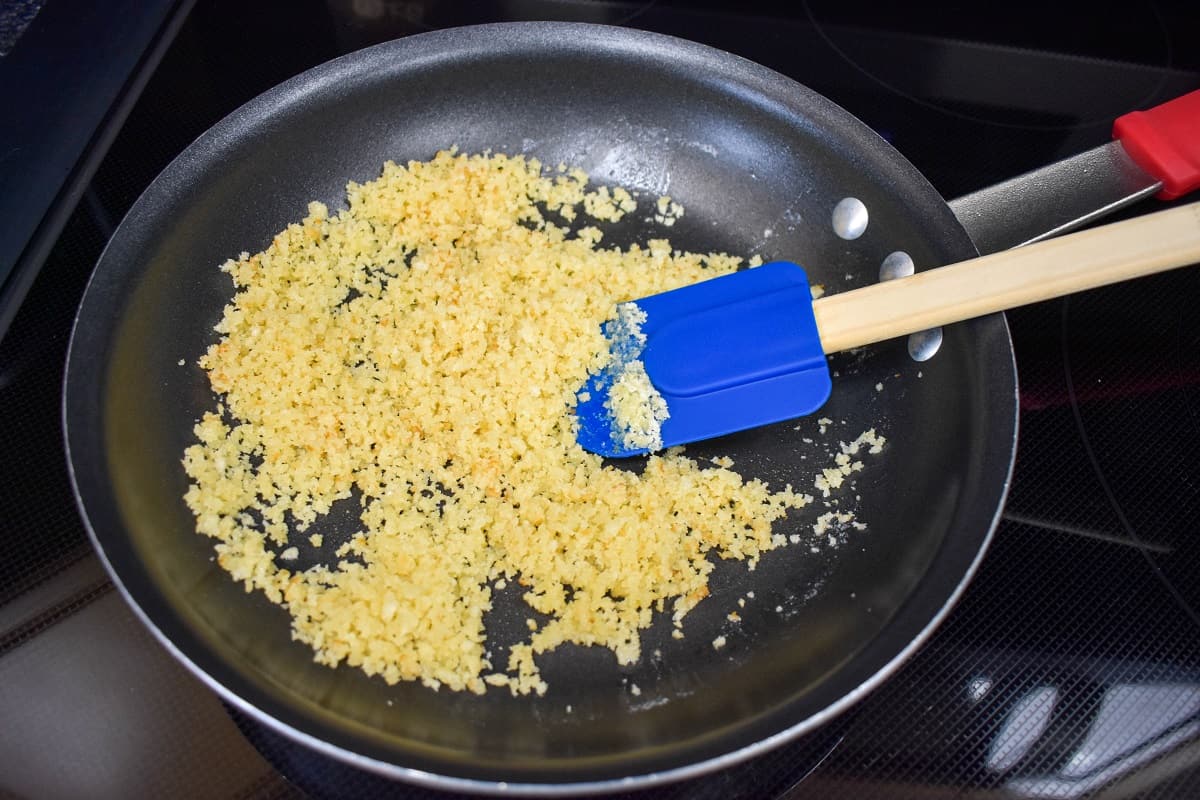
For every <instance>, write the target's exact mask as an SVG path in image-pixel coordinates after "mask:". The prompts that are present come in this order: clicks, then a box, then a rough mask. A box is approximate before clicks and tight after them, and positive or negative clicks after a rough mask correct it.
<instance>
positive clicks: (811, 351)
mask: <svg viewBox="0 0 1200 800" xmlns="http://www.w3.org/2000/svg"><path fill="white" fill-rule="evenodd" d="M632 305H633V306H635V307H636V308H635V309H630V308H626V309H625V313H623V314H622V315H621V317H620V319H618V320H613V321H610V322H609V323H606V325H605V329H604V330H605V335H606V336H608V337H609V340H610V342H611V349H612V352H613V354H614V359H613V365H612V366H610V367H609V368H608V369H606V370H604V371H603V372H601V373H600V374H598V375H592V376H591V377H590V378H589V380H588V382H587V384H586V385H585V386H584V387H583V389H581V390H580V392H579V402H578V404H577V406H576V410H575V415H576V418H577V420H578V423H579V430H578V434H577V436H576V439H577V441H578V442H579V444H580V445H582V446H583V448H584V449H586V450H590V451H591V452H593V453H598V454H599V455H602V456H608V457H611V458H622V457H626V456H635V455H644V454H646V453H648V452H650V451H651V450H652V449H659V448H660V447H672V446H674V445H679V444H687V443H689V442H697V441H701V440H703V439H711V438H713V437H716V436H724V435H725V434H728V433H733V432H735V431H741V430H746V429H748V428H757V427H759V426H760V425H768V424H770V423H773V422H780V421H782V420H786V419H792V418H795V417H801V416H804V415H805V414H811V413H812V412H813V411H816V410H817V409H818V408H820V407H821V406H822V405H824V403H825V401H826V400H827V399H828V398H829V393H830V390H831V389H832V383H831V381H830V378H829V367H828V365H827V364H826V361H825V352H824V351H823V350H822V349H821V337H820V335H819V334H818V332H817V323H816V320H815V319H814V318H813V311H812V294H811V291H810V290H809V285H808V278H807V276H806V275H805V274H804V270H803V269H801V268H800V267H799V266H798V265H796V264H793V263H791V262H789V261H773V262H771V263H769V264H763V265H762V266H760V267H754V268H753V269H748V270H742V271H740V272H735V273H732V274H730V275H725V276H723V277H720V278H713V279H712V280H708V281H703V282H701V283H696V284H692V285H690V286H685V287H683V288H681V289H675V290H673V291H670V292H664V293H662V294H656V295H653V296H651V297H646V298H643V299H641V300H636V301H633V303H632ZM642 315H644V318H642ZM631 319H632V320H634V321H636V322H640V330H639V326H638V325H632V326H631V325H630V324H629V322H630V320H631ZM643 337H644V339H643ZM637 361H640V363H641V365H642V366H644V368H645V376H646V377H648V378H649V383H650V384H651V385H652V386H653V388H654V390H656V392H657V394H658V395H660V396H661V397H662V399H663V400H665V402H666V414H667V416H666V419H664V420H662V422H661V428H660V429H659V431H658V432H659V434H660V435H661V441H658V440H657V437H655V438H656V441H654V442H653V444H652V445H649V446H647V445H645V444H644V443H641V442H636V441H634V440H637V439H644V438H645V437H639V436H634V437H629V436H627V434H628V433H629V431H628V430H627V429H624V428H621V427H620V426H619V425H618V424H617V422H616V420H615V418H614V416H613V412H612V410H611V399H612V397H613V390H614V386H615V385H616V384H617V382H618V380H619V379H620V377H621V375H622V374H624V373H623V370H624V369H625V368H627V367H628V366H629V365H630V364H631V363H633V362H637ZM634 366H636V363H634ZM618 391H620V390H618ZM660 416H661V415H660Z"/></svg>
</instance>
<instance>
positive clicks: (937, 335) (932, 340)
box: [908, 328, 942, 361]
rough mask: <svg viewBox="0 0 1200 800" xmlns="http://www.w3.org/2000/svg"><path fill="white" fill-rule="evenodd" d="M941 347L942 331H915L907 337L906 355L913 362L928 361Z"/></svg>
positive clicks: (937, 329)
mask: <svg viewBox="0 0 1200 800" xmlns="http://www.w3.org/2000/svg"><path fill="white" fill-rule="evenodd" d="M941 346H942V329H941V328H930V329H929V330H927V331H917V332H916V333H913V334H910V335H909V337H908V354H909V355H910V356H912V360H913V361H928V360H929V359H931V358H933V355H934V353H936V352H937V351H938V348H939V347H941Z"/></svg>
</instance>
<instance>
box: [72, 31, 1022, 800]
mask: <svg viewBox="0 0 1200 800" xmlns="http://www.w3.org/2000/svg"><path fill="white" fill-rule="evenodd" d="M568 33H569V34H570V35H567V34H568ZM585 33H587V34H588V35H591V36H593V37H603V38H605V39H606V40H613V39H617V40H619V45H618V46H619V47H621V48H627V47H650V46H655V47H663V46H670V47H672V48H674V49H675V50H676V51H677V52H690V53H694V54H698V55H703V56H704V57H706V58H709V59H712V58H719V59H720V60H721V62H722V63H724V64H727V65H728V64H738V65H740V66H739V69H741V70H742V71H743V72H744V73H745V75H746V76H747V77H750V78H754V79H756V80H760V81H761V80H768V81H779V80H785V81H787V82H788V83H789V84H792V85H794V86H796V87H799V88H800V89H802V90H803V91H804V93H807V94H811V95H813V96H815V97H816V98H818V99H819V100H820V101H821V102H822V103H824V104H827V105H828V106H832V107H835V108H836V106H835V105H834V104H833V103H832V101H829V100H828V99H827V98H824V97H823V96H821V95H819V94H817V93H815V92H812V91H811V90H809V89H807V87H803V86H802V85H801V84H799V83H797V82H796V81H794V80H793V79H791V78H788V77H786V76H783V75H781V74H780V73H777V72H775V71H773V70H770V69H769V68H767V67H764V66H762V65H759V64H757V63H755V62H752V61H749V60H747V59H745V58H742V57H741V56H737V55H735V54H732V53H728V52H725V51H721V50H718V49H716V48H713V47H710V46H707V45H703V44H700V43H697V42H692V41H689V40H686V39H681V38H678V37H674V36H668V35H665V34H659V33H652V32H647V31H640V30H635V29H629V28H621V27H618V26H609V25H597V24H594V23H569V22H532V23H526V22H515V23H491V24H485V25H473V26H465V27H462V28H454V29H447V30H442V31H433V32H429V33H422V34H416V35H414V36H411V37H406V38H405V39H401V40H394V41H391V42H385V43H382V44H379V45H375V46H373V47H369V48H365V49H363V50H359V51H356V52H354V53H350V54H347V55H345V56H342V57H339V58H337V59H333V60H332V61H328V62H325V63H324V64H321V65H318V66H316V67H314V68H312V69H310V70H308V71H306V72H304V73H301V74H300V75H297V76H295V77H293V78H291V79H289V80H288V81H285V82H284V83H281V84H280V85H278V86H276V87H274V88H272V89H270V90H268V91H267V92H264V93H263V94H261V95H259V96H257V97H255V98H253V99H251V100H250V101H248V102H247V103H246V104H244V105H242V106H241V107H239V108H238V109H236V110H234V111H233V112H231V113H230V114H229V115H227V116H226V117H224V118H223V119H222V120H220V121H219V122H218V123H216V124H215V125H213V126H212V127H210V128H209V129H208V130H207V131H205V132H204V133H203V134H201V136H199V137H197V139H196V140H195V141H194V142H193V143H192V144H190V145H189V146H188V147H187V148H185V149H184V150H183V151H182V152H181V153H180V154H179V155H178V156H177V157H176V158H175V159H173V160H172V162H171V163H170V164H169V165H168V166H167V167H166V168H165V169H164V170H163V172H162V173H160V175H159V177H158V178H156V179H155V181H154V182H152V183H151V187H152V186H154V184H155V183H158V182H159V179H160V178H161V177H162V176H163V175H168V174H169V173H171V172H172V171H173V170H177V169H178V165H179V164H180V163H181V161H183V160H184V159H185V158H186V157H188V154H189V153H192V155H193V157H194V155H195V153H194V151H195V150H196V148H197V147H198V146H199V147H201V148H203V147H216V148H218V149H219V147H220V142H221V140H222V137H224V136H227V135H228V134H229V133H230V132H231V129H232V128H234V127H236V125H237V121H238V119H240V118H242V117H245V116H246V115H247V114H248V113H249V112H250V111H251V110H263V109H270V108H272V107H276V106H281V105H286V104H287V102H288V100H289V99H290V98H291V97H292V96H293V94H294V93H295V92H296V91H297V90H298V89H301V88H303V86H305V85H306V84H307V83H308V82H310V81H313V80H315V79H317V78H320V80H321V81H322V82H324V81H326V80H333V79H334V78H336V76H337V75H339V74H341V73H342V72H343V71H344V70H348V69H350V68H352V67H353V65H354V64H356V63H358V62H359V61H360V60H364V59H367V58H368V57H369V56H370V55H371V54H381V53H389V52H391V51H392V50H394V49H396V48H412V47H415V45H413V44H412V43H413V42H419V43H420V44H422V45H423V44H428V45H431V46H432V45H434V44H435V43H441V44H452V43H454V42H455V41H458V40H463V41H466V40H469V39H471V38H472V37H494V36H496V35H498V34H499V35H503V36H509V37H514V36H516V37H525V39H526V40H532V39H535V38H547V39H550V38H555V39H560V40H562V41H564V42H572V41H576V40H577V39H578V38H579V37H580V36H581V35H582V34H585ZM431 52H435V53H436V50H434V51H431ZM731 59H732V61H731ZM862 128H863V131H864V132H865V133H870V134H871V135H874V134H873V132H870V131H869V129H866V127H865V126H862ZM899 160H900V161H901V162H902V164H903V165H904V166H905V167H907V168H908V169H909V171H910V172H911V173H912V174H913V176H915V177H916V178H918V179H919V180H920V181H922V182H924V181H925V179H924V177H923V176H921V175H920V173H919V172H918V171H917V170H916V169H915V167H912V166H911V165H910V164H908V162H907V160H906V159H904V158H903V156H902V155H899ZM926 185H927V182H926ZM149 189H150V187H148V188H147V192H146V193H145V194H143V195H142V197H141V198H139V200H138V201H137V202H136V203H135V204H134V206H133V207H132V208H131V209H130V212H129V215H128V216H127V219H129V218H132V217H135V214H136V212H137V211H138V207H139V205H141V204H142V203H143V200H144V199H145V197H146V194H149ZM930 191H932V187H930ZM946 214H947V216H948V217H950V218H952V214H950V212H949V210H948V207H947V210H946ZM124 224H125V223H124V222H122V225H121V226H119V227H118V230H117V232H116V233H114V236H113V238H112V239H110V241H109V244H108V245H106V247H105V249H104V252H103V253H102V254H101V256H100V259H99V261H98V264H104V263H106V256H108V254H109V249H110V247H111V245H112V242H113V241H115V240H116V239H117V237H118V236H119V234H120V228H121V227H123V226H124ZM955 224H956V225H957V222H955ZM959 228H960V229H961V226H959ZM962 235H963V237H964V238H965V236H966V234H965V231H964V232H963V234H962ZM968 241H969V240H968ZM99 272H100V270H99V269H97V270H96V271H94V272H93V274H92V276H91V277H90V278H89V281H88V286H87V288H86V290H85V292H84V299H83V302H81V303H80V306H79V308H78V309H77V310H76V315H75V319H74V323H73V326H72V332H71V337H70V342H69V345H68V350H67V357H66V363H67V369H66V371H65V373H64V379H63V400H62V406H61V411H62V425H63V432H64V442H65V446H66V455H67V468H68V473H69V477H70V481H71V485H72V489H73V494H74V497H75V502H76V506H77V508H78V509H79V511H80V516H81V519H82V520H83V523H84V526H85V528H86V530H87V532H88V536H89V539H90V540H91V542H92V544H93V546H94V547H95V549H96V551H97V553H98V555H99V557H100V560H101V562H102V563H103V564H104V567H105V569H106V571H107V572H108V573H109V575H110V577H111V578H112V580H113V582H114V584H115V585H116V587H117V588H118V590H119V592H120V593H121V596H122V597H123V598H124V599H125V601H126V602H127V603H128V604H129V605H130V606H131V607H132V608H133V610H134V611H135V613H136V615H137V616H138V618H139V619H141V621H142V623H143V624H145V625H146V626H147V627H148V628H149V629H150V630H151V632H152V633H153V634H154V636H155V638H157V639H158V640H159V641H160V642H161V643H162V644H163V645H164V647H166V648H167V650H168V651H169V652H170V653H171V654H172V656H173V657H174V658H176V659H177V660H178V661H179V662H180V663H182V664H183V665H185V666H186V667H187V668H188V670H189V671H190V672H191V673H192V674H193V675H195V676H196V677H198V678H199V679H200V680H201V681H202V682H203V683H204V684H205V685H207V686H208V687H209V688H211V689H213V690H214V691H215V692H216V693H217V694H218V695H219V696H220V697H221V698H222V699H224V700H225V701H227V702H229V703H231V704H232V705H233V706H235V707H237V708H238V709H239V710H241V711H244V712H246V713H247V714H249V715H250V716H251V717H253V718H254V719H255V720H256V721H258V722H260V723H262V724H265V725H267V726H268V727H269V728H271V729H272V730H274V731H276V732H278V733H281V734H283V735H285V736H287V737H288V738H290V739H292V740H295V741H297V742H299V743H301V744H303V745H305V746H307V747H309V748H311V749H314V750H317V751H318V752H320V753H322V754H324V755H329V756H332V757H334V758H336V759H338V760H340V761H342V762H344V763H347V764H350V765H351V766H355V767H358V768H360V769H364V770H367V771H369V772H372V773H375V774H377V775H382V776H384V777H388V778H392V779H400V780H404V781H407V782H409V783H413V784H416V785H420V786H425V787H428V788H435V789H443V790H445V789H450V790H457V791H469V792H473V793H479V794H492V795H504V794H519V795H529V796H563V795H587V794H596V793H600V792H609V791H619V790H629V789H634V788H648V787H651V786H658V785H664V784H667V783H673V782H676V781H680V780H684V779H688V778H695V777H699V776H702V775H705V774H709V773H712V772H715V771H718V770H721V769H725V768H728V767H731V766H734V765H736V764H739V763H742V762H744V761H747V760H749V759H751V758H754V757H756V756H758V755H762V754H764V753H766V752H768V751H770V750H772V749H774V748H776V747H779V746H781V745H782V744H784V743H786V742H789V741H792V740H794V739H796V738H798V737H799V736H801V735H803V734H805V733H808V732H810V731H812V730H814V729H816V728H818V727H820V726H822V725H824V724H825V723H827V722H828V721H830V720H832V719H833V718H834V717H836V716H838V715H840V714H842V713H843V712H844V711H846V710H847V709H848V708H850V707H852V706H854V705H855V704H857V703H858V702H859V701H860V700H861V699H862V698H863V697H864V696H865V695H866V694H868V693H870V692H871V691H873V690H874V689H875V688H877V687H878V686H879V685H881V684H882V683H883V682H884V681H886V680H887V679H888V678H890V677H891V675H892V674H894V673H895V671H896V670H897V669H899V667H900V666H901V665H902V664H903V663H905V662H906V661H907V660H908V659H909V658H910V657H911V656H912V655H913V654H914V653H915V652H917V651H918V650H919V649H920V648H921V647H922V646H923V645H924V644H925V643H926V641H927V640H928V639H929V637H930V636H931V635H932V633H933V631H934V630H936V628H937V627H938V626H939V625H940V624H941V623H942V621H943V620H944V618H945V617H946V616H947V615H948V614H949V613H950V611H951V609H953V608H954V607H955V606H956V605H957V603H958V601H959V600H960V598H961V596H962V594H963V592H965V590H966V587H967V585H968V584H969V583H970V581H971V579H972V578H973V577H974V575H975V573H976V571H977V569H978V567H979V565H980V564H981V563H982V561H983V558H984V556H985V555H986V553H987V551H988V549H989V546H990V543H991V541H992V537H993V536H994V534H995V530H996V527H997V525H998V523H999V520H1000V518H1001V515H1002V512H1003V509H1004V505H1005V500H1006V499H1007V496H1008V491H1009V487H1010V484H1011V479H1012V474H1013V468H1014V464H1015V456H1016V439H1017V433H1018V426H1019V415H1018V406H1017V402H1016V397H1017V381H1016V364H1015V357H1014V356H1013V353H1012V343H1011V336H1010V334H1009V329H1008V325H1007V321H1006V320H1005V319H1004V317H1003V315H993V317H995V318H998V320H999V324H1000V326H1001V329H1002V332H1003V336H1004V339H1005V342H1006V343H1007V349H1008V353H1009V362H1010V363H1008V364H1005V365H1002V366H1003V368H1004V369H1006V370H1009V371H1011V374H1012V376H1013V393H1012V398H1011V401H1012V406H1011V408H1012V421H1011V424H1012V436H1011V441H1010V442H1005V445H1006V446H1007V447H1008V454H1007V464H1006V465H1005V473H1004V481H1003V483H1002V485H1001V486H1000V487H999V490H1000V491H999V496H998V500H997V503H996V506H995V509H994V510H993V513H992V516H991V519H990V520H988V524H987V530H986V535H985V536H983V538H982V541H981V542H980V545H979V547H978V550H977V551H976V553H975V554H974V557H973V558H972V560H971V562H970V564H969V566H968V568H967V569H966V571H965V572H964V573H963V574H962V576H961V577H960V579H959V580H958V582H957V584H956V585H955V587H954V589H953V591H952V592H951V593H950V594H949V596H948V597H947V598H946V599H945V600H944V601H941V607H940V609H939V610H938V611H937V613H935V614H934V615H933V616H932V618H929V619H928V621H927V622H926V623H925V624H924V626H922V627H921V629H920V631H919V632H918V633H917V635H916V636H914V637H913V638H912V639H911V640H910V641H909V642H908V644H907V645H906V646H905V647H903V648H901V650H900V652H898V653H897V654H895V655H894V656H893V657H891V658H890V659H888V660H887V661H886V662H885V663H884V664H883V665H882V666H881V667H879V668H877V669H874V672H873V673H872V674H871V675H870V677H868V678H867V679H866V680H865V681H863V682H861V683H860V684H859V685H858V686H856V687H855V688H853V689H852V690H851V691H849V692H846V693H845V694H843V695H842V697H841V698H839V699H838V700H836V701H835V702H833V703H831V704H829V705H827V706H826V707H824V708H823V709H821V710H820V711H819V712H817V713H815V714H812V715H810V716H808V717H805V718H804V719H802V720H800V721H798V722H796V723H795V724H793V725H791V726H788V727H786V728H783V729H781V730H779V731H777V732H776V733H774V734H771V735H769V736H767V737H765V738H761V739H759V740H757V741H755V742H753V743H751V744H748V745H744V746H741V747H737V748H735V749H732V750H729V751H727V752H725V753H722V754H721V755H718V756H714V757H710V758H705V759H702V760H699V761H695V762H693V763H689V764H686V765H683V766H678V767H674V768H670V769H665V770H660V771H649V772H644V773H641V774H638V775H632V776H625V777H621V778H613V779H596V780H583V781H576V782H545V783H543V782H508V781H489V780H481V779H476V778H466V777H461V776H454V775H446V774H440V773H436V772H430V771H426V770H422V769H417V768H413V767H405V766H401V765H398V764H394V763H390V762H387V761H382V760H379V759H376V758H373V757H370V756H366V755H363V754H361V753H357V752H354V751H352V750H348V749H346V748H345V747H342V746H340V745H337V744H333V743H331V742H328V741H325V740H322V739H320V738H318V737H316V736H314V735H312V734H310V733H307V732H305V731H304V730H301V729H300V728H298V727H296V726H294V725H292V724H288V723H287V722H284V721H282V720H280V719H279V718H278V717H276V716H275V715H273V714H271V713H269V712H267V711H264V710H263V709H261V708H259V706H258V705H256V704H255V703H253V702H251V701H250V700H248V699H246V698H244V697H242V695H241V694H239V693H238V692H237V691H235V690H233V689H231V688H229V686H227V685H226V684H225V683H223V682H222V681H221V680H220V679H219V678H218V677H216V676H214V675H212V674H210V673H209V671H208V670H206V669H205V668H203V667H202V666H201V665H200V664H199V663H198V662H197V660H195V659H194V658H193V657H192V656H191V655H189V654H188V653H186V652H184V650H183V649H182V648H181V647H180V646H179V645H178V644H177V643H176V642H175V641H174V640H173V639H172V638H171V637H170V636H168V635H167V633H166V632H164V630H163V629H162V628H161V627H160V625H159V624H158V623H157V622H156V621H155V620H154V619H152V618H151V616H150V613H149V612H148V611H147V610H146V609H145V608H144V607H143V605H142V604H141V603H139V602H138V601H137V600H136V599H135V597H134V593H133V591H132V590H131V589H130V588H129V587H128V586H127V585H126V582H125V580H123V579H122V577H121V576H120V575H119V574H118V571H117V569H116V568H115V566H114V565H113V563H112V561H111V560H110V557H109V553H108V552H107V551H106V549H105V547H104V544H103V542H102V537H101V536H100V534H99V533H98V532H97V529H96V526H95V525H94V524H93V519H92V516H91V515H89V513H88V509H87V507H86V505H85V502H84V491H83V490H81V477H80V476H79V475H77V472H76V456H77V455H78V453H73V448H72V431H73V429H74V426H72V425H71V424H70V420H71V418H72V410H71V403H72V398H73V397H74V398H77V397H78V394H77V393H76V392H74V391H73V390H72V388H71V378H72V375H73V374H77V371H76V370H72V368H71V365H72V364H73V363H74V361H75V360H77V359H78V358H80V356H79V355H78V349H77V344H78V338H77V334H78V332H79V329H80V326H81V322H80V320H81V318H82V317H83V311H84V308H85V306H86V301H87V299H88V297H89V296H90V295H92V294H93V284H94V283H95V282H96V281H97V276H98V273H99ZM990 324H995V323H994V322H993V323H990ZM77 435H78V434H77ZM939 596H941V595H939ZM229 670H230V672H237V670H235V669H233V668H232V667H230V668H229ZM294 715H295V716H299V717H301V718H302V717H303V716H304V715H305V712H304V711H303V710H296V711H295V714H294Z"/></svg>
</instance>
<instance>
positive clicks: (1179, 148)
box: [1113, 89, 1200, 200]
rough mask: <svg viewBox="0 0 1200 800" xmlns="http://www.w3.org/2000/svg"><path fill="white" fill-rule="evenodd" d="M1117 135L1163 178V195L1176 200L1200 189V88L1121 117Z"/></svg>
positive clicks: (1135, 157) (1146, 167)
mask: <svg viewBox="0 0 1200 800" xmlns="http://www.w3.org/2000/svg"><path fill="white" fill-rule="evenodd" d="M1113 138H1114V139H1120V140H1121V145H1122V146H1123V147H1124V148H1125V152H1127V153H1129V157H1130V158H1132V159H1133V160H1134V162H1136V163H1137V165H1138V166H1139V167H1141V168H1142V169H1144V170H1146V172H1148V173H1150V174H1151V175H1153V176H1154V177H1155V178H1157V179H1158V180H1160V181H1162V189H1161V190H1160V191H1159V193H1158V195H1157V196H1158V197H1159V198H1161V199H1163V200H1174V199H1175V198H1177V197H1183V196H1184V195H1185V194H1187V193H1188V192H1191V191H1193V190H1195V189H1200V89H1197V90H1196V91H1194V92H1188V93H1187V94H1185V95H1183V96H1182V97H1177V98H1175V99H1174V100H1171V101H1169V102H1166V103H1163V104H1162V105H1161V106H1155V107H1154V108H1151V109H1150V110H1148V111H1134V112H1131V113H1129V114H1125V115H1124V116H1122V117H1118V118H1117V120H1116V122H1114V123H1113Z"/></svg>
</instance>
